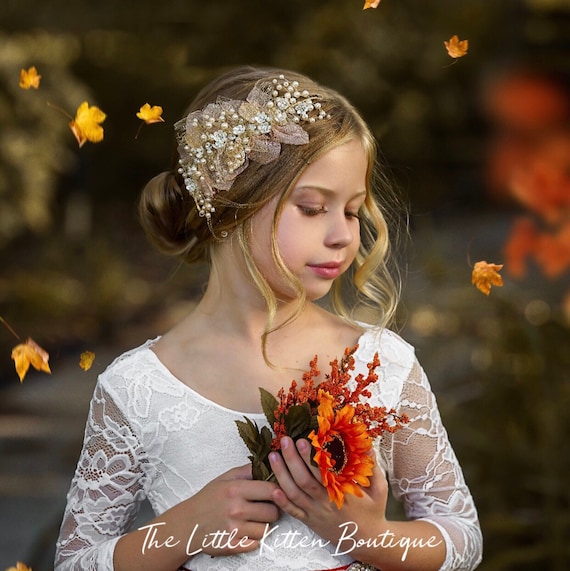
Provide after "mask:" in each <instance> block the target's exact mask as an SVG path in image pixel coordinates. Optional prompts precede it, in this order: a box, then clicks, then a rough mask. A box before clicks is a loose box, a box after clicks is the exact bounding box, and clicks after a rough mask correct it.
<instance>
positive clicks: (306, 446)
mask: <svg viewBox="0 0 570 571" xmlns="http://www.w3.org/2000/svg"><path fill="white" fill-rule="evenodd" d="M295 445H296V446H297V450H298V451H299V454H300V456H301V458H302V459H303V461H304V462H305V465H306V466H307V468H308V469H309V470H310V471H311V473H312V474H313V476H314V477H315V478H316V479H317V480H318V481H319V482H320V483H322V481H323V479H322V477H321V471H320V470H319V468H318V467H317V466H315V465H313V462H312V458H311V456H312V452H313V450H312V447H311V445H310V443H309V441H308V440H305V439H304V438H301V439H299V440H297V442H296V443H295Z"/></svg>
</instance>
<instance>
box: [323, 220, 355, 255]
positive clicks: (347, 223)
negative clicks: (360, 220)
mask: <svg viewBox="0 0 570 571" xmlns="http://www.w3.org/2000/svg"><path fill="white" fill-rule="evenodd" d="M351 222H352V220H351V219H350V218H347V217H346V215H345V213H344V212H342V213H340V214H339V215H337V216H334V217H331V218H330V223H329V227H328V229H327V235H326V239H325V244H326V245H327V246H328V247H329V248H337V249H339V248H346V247H347V246H348V245H350V244H351V243H352V241H353V240H354V231H355V228H357V225H354V227H355V228H352V227H351Z"/></svg>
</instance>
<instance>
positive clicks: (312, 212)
mask: <svg viewBox="0 0 570 571" xmlns="http://www.w3.org/2000/svg"><path fill="white" fill-rule="evenodd" d="M299 210H300V211H301V212H302V213H303V214H305V216H317V215H319V214H325V213H326V212H327V209H326V208H325V207H324V206H320V207H319V208H309V207H307V206H299ZM345 216H347V217H348V218H356V219H357V220H360V216H358V213H356V212H345Z"/></svg>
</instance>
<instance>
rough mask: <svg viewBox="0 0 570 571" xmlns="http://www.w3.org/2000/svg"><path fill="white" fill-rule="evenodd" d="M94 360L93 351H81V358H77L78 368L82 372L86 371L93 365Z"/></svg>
mask: <svg viewBox="0 0 570 571" xmlns="http://www.w3.org/2000/svg"><path fill="white" fill-rule="evenodd" d="M94 360H95V353H93V351H83V353H81V357H80V358H79V366H80V367H81V368H82V369H83V370H84V371H88V370H89V369H90V368H91V366H92V365H93V361H94Z"/></svg>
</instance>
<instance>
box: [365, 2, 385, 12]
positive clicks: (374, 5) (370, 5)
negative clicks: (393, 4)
mask: <svg viewBox="0 0 570 571" xmlns="http://www.w3.org/2000/svg"><path fill="white" fill-rule="evenodd" d="M381 1H382V0H364V8H362V9H363V10H368V8H378V4H380V2H381Z"/></svg>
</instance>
